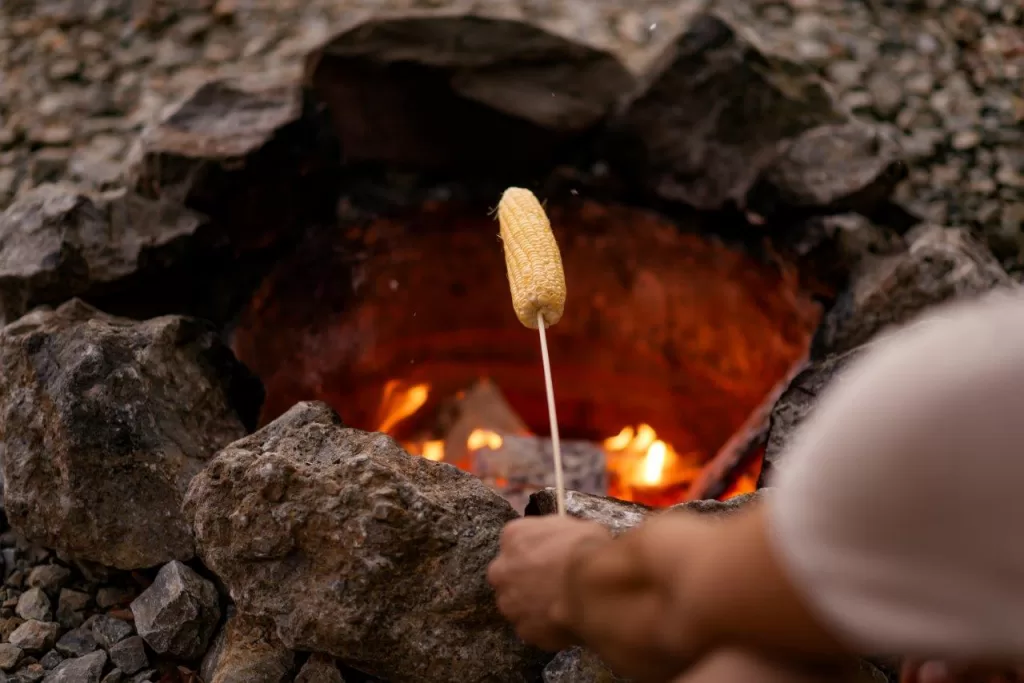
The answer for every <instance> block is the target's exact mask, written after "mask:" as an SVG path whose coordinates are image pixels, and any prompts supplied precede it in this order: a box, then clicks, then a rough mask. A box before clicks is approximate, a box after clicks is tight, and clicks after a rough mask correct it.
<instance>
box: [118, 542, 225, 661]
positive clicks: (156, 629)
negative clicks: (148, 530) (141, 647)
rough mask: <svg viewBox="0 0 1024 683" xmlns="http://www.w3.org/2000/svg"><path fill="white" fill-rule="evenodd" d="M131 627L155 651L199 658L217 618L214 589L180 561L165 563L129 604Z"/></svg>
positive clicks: (211, 633)
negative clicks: (131, 618)
mask: <svg viewBox="0 0 1024 683" xmlns="http://www.w3.org/2000/svg"><path fill="white" fill-rule="evenodd" d="M131 609H132V614H134V615H135V628H137V629H138V631H139V635H141V636H142V638H143V639H144V640H145V641H146V643H148V644H149V646H150V647H151V648H153V649H154V650H155V651H156V652H157V653H159V654H167V655H172V656H174V657H180V658H181V659H185V660H195V659H199V658H200V657H202V656H203V654H204V653H205V652H206V647H207V646H208V645H209V644H210V638H212V637H213V632H214V629H216V627H217V622H218V621H219V620H220V604H219V596H218V595H217V589H216V588H215V587H214V585H213V584H212V583H210V582H209V581H207V580H206V579H204V578H203V577H201V576H199V574H196V573H195V572H194V571H193V570H191V569H189V568H188V567H187V566H185V565H184V564H182V563H181V562H177V561H172V562H168V563H167V564H165V565H164V566H163V567H162V568H161V569H160V572H159V573H158V574H157V575H156V579H155V580H154V581H153V584H152V585H151V586H150V587H149V588H147V589H146V590H145V591H143V592H142V595H140V596H139V597H137V598H135V600H133V601H132V604H131Z"/></svg>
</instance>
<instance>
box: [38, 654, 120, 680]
mask: <svg viewBox="0 0 1024 683" xmlns="http://www.w3.org/2000/svg"><path fill="white" fill-rule="evenodd" d="M106 664H107V653H106V652H104V651H103V650H98V651H96V652H93V653H92V654H88V655H85V656H84V657H76V658H75V659H66V660H64V661H63V662H61V663H60V664H59V665H58V666H57V668H56V669H54V670H53V671H51V672H49V673H48V674H46V678H44V679H43V683H99V681H100V677H101V676H102V675H103V667H104V666H106Z"/></svg>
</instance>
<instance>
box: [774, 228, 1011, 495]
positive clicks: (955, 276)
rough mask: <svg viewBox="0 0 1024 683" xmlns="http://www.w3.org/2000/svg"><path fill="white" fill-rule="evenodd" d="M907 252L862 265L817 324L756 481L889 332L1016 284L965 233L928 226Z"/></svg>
mask: <svg viewBox="0 0 1024 683" xmlns="http://www.w3.org/2000/svg"><path fill="white" fill-rule="evenodd" d="M906 238H907V240H906V241H907V243H908V246H907V247H906V248H905V249H902V250H900V251H898V252H895V253H886V254H884V255H881V256H879V257H877V258H868V259H865V260H864V262H863V263H862V266H861V267H860V268H859V269H858V270H857V271H856V272H855V273H854V275H853V277H852V281H851V283H850V285H849V287H848V289H847V290H846V291H845V292H844V293H843V294H842V295H841V296H840V298H839V300H838V301H837V302H836V304H835V305H834V306H833V307H832V309H831V310H830V311H829V313H828V314H827V315H826V316H825V319H824V320H823V321H822V324H821V327H820V328H819V331H818V334H817V337H816V339H815V341H814V345H813V348H812V357H813V359H814V360H813V361H812V363H811V365H810V366H809V367H808V368H807V369H805V370H804V371H803V372H802V373H800V374H799V375H798V376H797V377H795V378H794V379H793V381H792V382H791V383H790V386H789V387H788V388H787V389H786V391H785V392H783V394H782V396H781V397H780V398H779V400H778V402H776V404H775V406H774V407H773V409H772V414H771V423H770V426H769V432H768V441H767V446H766V448H765V465H764V467H763V468H762V471H761V482H762V484H763V483H766V482H769V481H770V476H771V472H772V470H773V468H774V467H775V465H776V463H778V461H779V459H780V458H781V457H782V456H783V455H784V453H785V449H786V446H787V445H788V444H789V442H790V440H791V439H792V437H793V434H794V432H795V430H796V428H797V427H798V426H799V425H800V424H801V423H802V422H803V420H804V419H806V417H807V415H809V414H810V412H811V410H812V409H813V408H814V406H815V405H816V404H817V402H818V400H819V398H820V397H821V394H822V392H823V391H825V389H826V388H827V387H828V386H830V385H831V384H832V383H833V382H834V381H835V378H836V377H838V376H840V375H841V373H842V372H843V370H844V369H845V368H847V367H848V366H849V365H850V364H851V363H853V362H854V361H855V359H856V358H857V357H858V356H859V355H860V354H861V350H862V348H863V345H864V344H865V343H867V342H869V341H870V340H871V339H873V338H875V336H876V335H878V334H879V333H881V332H883V331H884V330H885V329H886V328H890V329H891V328H894V327H897V326H899V325H903V324H905V323H908V322H910V321H912V320H913V319H914V318H916V317H917V316H918V315H920V314H922V313H924V312H925V311H926V310H927V309H929V308H931V307H933V306H937V305H940V304H942V303H945V302H950V301H953V300H955V299H962V298H969V297H975V296H979V295H981V294H984V293H985V292H988V291H991V290H993V289H995V288H998V287H1013V286H1016V284H1015V282H1014V280H1013V279H1012V278H1011V277H1010V276H1009V275H1008V274H1007V273H1006V271H1005V270H1003V268H1002V266H1000V265H999V263H998V262H997V261H996V260H995V258H994V257H993V256H992V254H991V253H990V252H989V251H988V249H987V248H986V247H985V246H984V245H983V244H981V243H980V242H978V241H976V240H975V239H974V238H972V237H971V236H970V235H969V234H967V233H966V232H965V231H963V230H957V229H952V228H942V227H938V226H931V225H925V226H920V227H918V228H915V229H914V230H913V231H912V232H911V233H910V234H908V235H907V236H906Z"/></svg>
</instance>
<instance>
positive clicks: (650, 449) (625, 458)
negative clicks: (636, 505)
mask: <svg viewBox="0 0 1024 683" xmlns="http://www.w3.org/2000/svg"><path fill="white" fill-rule="evenodd" d="M603 445H604V449H605V451H606V452H607V454H608V470H609V474H610V475H611V490H610V491H609V494H611V495H612V496H615V497H616V498H621V499H623V500H634V501H640V502H659V503H660V498H661V495H660V493H661V491H659V490H661V489H664V490H665V492H666V493H667V492H668V491H669V490H670V489H679V488H680V487H681V488H682V489H683V490H685V487H686V486H688V485H689V482H690V481H691V480H692V479H693V477H694V476H695V475H696V473H697V472H698V471H699V464H698V463H697V462H696V460H695V459H693V458H686V457H682V456H680V455H679V453H677V452H676V449H675V448H673V447H672V446H671V445H670V444H668V443H665V442H664V441H662V440H661V439H659V438H658V433H657V432H656V431H655V430H654V428H653V427H651V426H650V425H648V424H641V425H639V426H638V427H636V429H634V428H633V427H623V428H622V431H620V432H619V433H618V434H616V435H615V436H612V437H609V438H607V439H605V440H604V443H603Z"/></svg>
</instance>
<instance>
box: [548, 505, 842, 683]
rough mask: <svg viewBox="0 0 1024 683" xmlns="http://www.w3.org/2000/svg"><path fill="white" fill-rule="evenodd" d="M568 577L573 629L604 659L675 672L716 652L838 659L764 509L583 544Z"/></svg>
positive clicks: (659, 523)
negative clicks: (788, 571)
mask: <svg viewBox="0 0 1024 683" xmlns="http://www.w3.org/2000/svg"><path fill="white" fill-rule="evenodd" d="M571 574H572V575H571V577H570V579H569V584H570V586H569V589H568V590H569V596H568V600H567V604H568V610H569V612H568V615H569V616H568V621H569V628H570V629H571V630H572V631H573V632H574V633H576V634H578V636H579V637H580V639H581V640H583V641H584V642H585V643H586V644H587V645H588V646H590V647H592V648H594V649H595V650H597V651H598V653H599V654H604V653H602V652H601V650H602V649H615V648H625V649H629V650H631V651H632V652H633V656H635V657H644V658H646V659H647V660H648V661H650V662H651V663H652V668H657V669H658V670H664V671H670V670H671V671H673V672H678V671H680V670H682V669H684V668H685V667H686V666H687V665H688V664H689V663H690V662H691V661H692V660H693V658H695V657H700V656H702V655H703V654H705V653H706V652H708V651H710V650H712V649H717V648H719V647H742V648H750V649H764V650H771V651H773V652H777V653H789V654H790V655H792V656H814V655H827V654H833V653H839V652H841V648H840V647H839V646H838V645H837V644H836V642H835V641H834V640H833V639H832V638H831V636H829V634H828V633H827V632H826V631H825V630H824V629H823V628H822V627H821V626H820V625H819V624H818V623H817V621H816V620H815V619H814V618H813V617H812V616H811V615H810V613H809V612H808V611H807V610H806V608H805V607H804V606H803V603H802V601H801V600H800V599H799V597H798V596H797V595H796V593H795V591H794V590H793V589H792V587H791V586H790V585H789V583H788V581H787V579H786V577H785V576H784V575H783V574H782V571H781V569H780V568H779V567H778V564H777V563H776V562H775V559H774V557H773V555H772V552H771V548H770V544H769V541H768V535H767V529H766V523H765V519H764V516H763V511H762V510H761V509H759V508H752V509H750V510H748V511H744V512H742V513H739V514H736V515H734V516H731V517H728V518H721V519H714V520H709V519H706V518H701V517H697V516H695V515H690V514H670V515H665V516H663V517H659V518H655V519H653V520H651V521H650V522H648V523H647V524H645V525H643V526H642V527H640V528H638V529H636V530H634V531H632V532H629V533H627V534H624V535H623V536H621V537H619V538H618V539H616V540H613V541H606V542H604V543H602V544H591V545H589V546H587V547H581V548H580V550H579V552H578V553H577V557H576V559H575V561H574V563H573V568H572V571H571Z"/></svg>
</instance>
